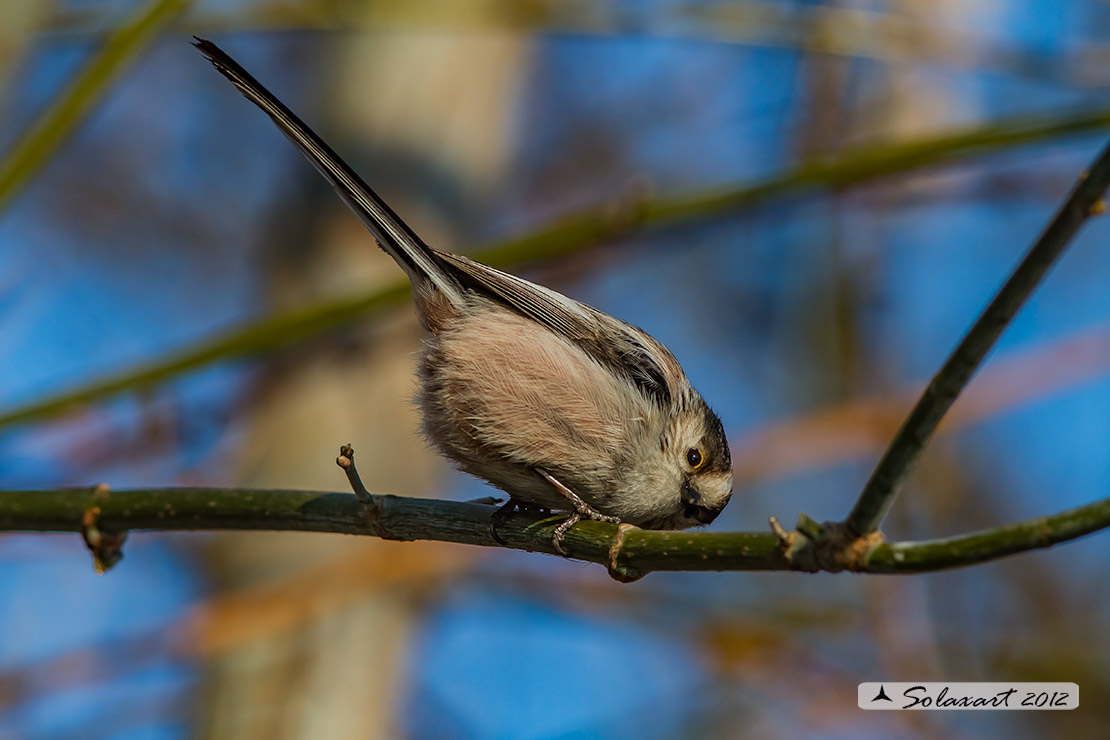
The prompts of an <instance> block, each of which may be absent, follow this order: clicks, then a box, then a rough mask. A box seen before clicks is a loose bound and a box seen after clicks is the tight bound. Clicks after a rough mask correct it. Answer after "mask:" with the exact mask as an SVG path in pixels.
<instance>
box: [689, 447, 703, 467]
mask: <svg viewBox="0 0 1110 740" xmlns="http://www.w3.org/2000/svg"><path fill="white" fill-rule="evenodd" d="M686 462H688V463H690V467H691V468H693V469H694V470H697V469H698V468H700V467H701V466H702V463H704V462H705V458H704V457H702V454H701V450H699V449H698V448H697V447H691V448H690V449H688V450H686Z"/></svg>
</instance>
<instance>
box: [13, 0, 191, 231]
mask: <svg viewBox="0 0 1110 740" xmlns="http://www.w3.org/2000/svg"><path fill="white" fill-rule="evenodd" d="M189 2H190V0H150V1H149V2H147V3H146V4H145V5H142V6H140V7H139V8H138V9H136V10H135V11H134V13H133V14H132V15H131V16H130V17H129V18H127V19H125V20H124V21H123V22H122V23H120V24H119V25H118V26H117V27H116V28H115V29H114V30H113V31H111V32H110V33H109V34H108V35H107V36H106V37H105V38H104V41H103V43H102V44H101V46H100V49H99V50H98V51H97V53H96V54H93V55H92V56H91V57H89V60H88V61H87V62H86V63H85V64H84V65H83V66H82V68H81V69H80V70H79V71H78V73H77V74H75V75H74V76H73V79H72V81H71V82H70V83H69V85H67V87H66V88H65V89H64V90H62V91H61V92H60V93H59V94H58V95H57V97H55V98H54V100H53V102H52V104H51V105H50V106H49V107H48V108H47V109H46V110H45V111H43V113H42V114H41V115H40V116H39V118H38V120H37V121H36V122H35V123H34V124H33V125H32V126H31V127H30V128H29V129H28V130H27V131H26V132H25V133H24V134H23V135H22V137H21V138H20V139H19V140H17V141H16V142H15V144H14V146H12V148H11V149H10V150H9V152H8V154H7V156H5V157H4V158H3V159H2V160H0V215H2V214H3V212H4V211H5V210H6V209H7V207H8V203H9V202H10V201H11V199H12V198H13V197H15V195H16V194H18V192H19V190H20V188H22V187H23V186H24V185H26V184H27V182H28V181H30V180H31V178H32V177H34V176H35V174H37V173H38V171H39V170H40V169H42V167H43V165H45V164H46V162H47V161H48V160H49V159H50V157H51V155H52V154H53V153H54V151H55V150H56V149H57V148H58V147H59V146H61V144H62V143H63V142H64V141H65V140H66V138H67V137H68V136H69V135H70V133H71V132H72V131H73V130H74V129H75V128H77V127H78V126H79V125H80V124H81V122H82V121H83V120H84V119H85V116H87V115H88V113H89V111H91V110H92V109H93V107H94V106H95V105H96V104H97V102H98V101H99V100H100V98H101V97H102V96H103V95H104V94H105V93H107V92H108V91H109V90H111V87H112V84H113V83H114V82H115V81H116V80H117V79H118V78H119V76H120V75H122V74H123V73H124V71H125V70H126V69H127V67H128V66H129V65H131V64H133V63H134V62H135V61H136V60H138V59H139V58H141V57H142V55H143V53H144V52H145V51H146V49H147V47H148V46H149V45H150V43H151V42H152V41H154V40H155V39H157V38H158V37H159V36H160V35H161V33H162V31H164V30H165V29H166V28H167V27H168V26H169V25H170V24H171V23H173V22H174V20H176V19H177V17H178V16H179V15H180V14H181V13H182V12H183V11H184V10H185V9H186V8H187V7H188V6H189Z"/></svg>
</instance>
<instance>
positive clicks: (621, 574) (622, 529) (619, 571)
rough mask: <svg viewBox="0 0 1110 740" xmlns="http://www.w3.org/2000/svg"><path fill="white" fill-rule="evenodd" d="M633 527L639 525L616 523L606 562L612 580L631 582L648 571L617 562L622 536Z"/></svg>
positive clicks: (635, 527)
mask: <svg viewBox="0 0 1110 740" xmlns="http://www.w3.org/2000/svg"><path fill="white" fill-rule="evenodd" d="M633 529H636V530H638V529H639V527H637V526H635V525H632V524H625V523H624V522H621V523H620V524H618V525H617V534H616V536H614V537H613V544H612V545H610V546H609V562H608V563H607V564H606V568H608V570H609V577H610V578H612V579H613V580H614V581H620V582H621V583H632V582H633V581H638V580H640V579H641V578H643V577H644V576H646V575H647V574H648V571H644V570H639V569H637V568H630V567H628V566H626V565H620V564H619V563H618V562H617V560H618V559H619V558H620V554H621V548H623V547H624V536H625V535H626V534H627V533H628V532H630V531H632V530H633Z"/></svg>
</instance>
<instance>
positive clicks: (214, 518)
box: [0, 486, 1110, 580]
mask: <svg viewBox="0 0 1110 740" xmlns="http://www.w3.org/2000/svg"><path fill="white" fill-rule="evenodd" d="M495 508H496V507H495V506H491V505H488V504H479V503H459V502H453V501H437V500H432V499H417V498H403V497H400V496H374V497H373V506H372V509H368V507H367V506H365V505H364V504H362V503H360V502H359V500H358V499H357V498H356V497H355V496H354V495H352V494H349V493H328V492H320V491H284V490H252V489H221V488H158V489H143V490H120V491H111V490H108V489H107V488H106V487H103V486H100V487H95V488H67V489H57V490H28V491H0V532H78V533H83V534H84V536H85V539H86V542H88V543H89V545H90V547H91V548H92V549H93V551H94V555H96V556H97V558H98V560H107V565H110V564H111V562H112V560H111V559H108V558H106V557H105V555H104V553H103V552H99V551H98V548H99V547H101V546H102V543H103V542H106V541H111V542H113V543H114V544H115V545H116V547H117V549H118V546H119V545H121V544H122V540H123V535H124V534H125V533H126V532H128V531H137V530H152V531H179V530H268V531H301V532H336V533H342V534H357V535H368V536H374V535H379V536H384V537H386V538H388V539H398V540H437V541H441V542H456V543H462V544H468V545H481V546H485V547H500V546H502V545H499V544H498V543H497V542H495V541H494V539H493V538H492V537H491V535H490V530H489V519H490V514H491V513H492V512H493V511H494V510H495ZM371 511H372V514H371ZM563 518H564V517H563V516H562V515H551V516H543V515H537V514H516V515H513V516H512V517H511V518H510V519H509V520H508V521H507V522H506V523H505V524H504V525H502V526H500V527H499V528H498V534H499V535H500V536H501V537H502V539H504V541H505V543H506V544H505V545H504V546H507V547H510V548H512V549H517V550H527V551H530V552H544V553H549V554H554V552H555V551H554V548H553V546H552V542H551V536H552V532H553V531H554V528H555V526H556V525H557V524H558V523H559V522H560V521H562V519H563ZM371 520H373V521H371ZM1107 526H1110V499H1103V500H1101V501H1098V502H1095V503H1092V504H1088V505H1086V506H1081V507H1079V508H1076V509H1072V510H1070V511H1065V512H1061V513H1059V514H1055V515H1052V516H1046V517H1039V518H1037V519H1033V520H1030V521H1028V522H1022V523H1020V524H1012V525H1008V526H1003V527H998V528H995V529H988V530H983V531H981V532H974V533H971V534H966V535H961V536H958V537H951V538H947V539H939V540H927V541H922V542H898V543H883V542H881V540H879V539H875V541H874V542H873V543H872V544H871V545H869V546H868V547H867V548H864V549H860V548H859V547H858V542H851V541H846V542H845V543H844V545H845V546H844V549H843V550H841V551H838V552H835V553H834V552H831V551H828V550H826V551H825V552H824V553H822V554H821V555H820V556H818V558H817V559H812V558H809V557H799V555H798V552H799V549H798V548H793V551H791V549H790V548H788V547H786V546H784V544H783V542H782V541H781V540H780V538H779V537H778V536H776V535H775V534H772V533H770V532H688V531H683V532H659V531H650V530H641V529H637V528H635V527H629V526H627V525H622V526H621V527H620V528H618V527H617V526H616V525H613V524H606V523H603V522H590V521H584V522H581V523H579V524H577V525H575V526H574V528H572V529H571V531H570V532H569V533H568V535H567V539H566V546H567V548H568V550H569V551H570V553H571V555H572V556H573V557H574V558H576V559H579V560H585V561H588V562H593V563H599V564H601V565H604V566H606V567H607V568H608V569H609V571H610V573H611V574H612V575H613V576H614V577H615V578H618V579H620V580H633V579H635V578H639V577H641V576H643V575H646V574H647V573H649V572H651V571H768V570H777V571H785V570H804V571H813V570H825V571H830V572H833V571H838V570H844V569H846V570H852V571H856V572H861V573H921V572H926V571H935V570H942V569H946V568H955V567H960V566H968V565H974V564H976V563H982V562H984V561H987V560H993V559H996V558H1000V557H1003V556H1006V555H1013V554H1015V553H1018V552H1023V551H1026V550H1032V549H1035V548H1040V547H1047V546H1049V545H1053V544H1056V543H1059V542H1064V541H1066V540H1071V539H1075V538H1076V537H1080V536H1082V535H1084V534H1088V533H1090V532H1094V531H1096V530H1099V529H1103V528H1105V527H1107ZM802 549H804V548H802ZM116 558H117V559H118V555H117V556H116Z"/></svg>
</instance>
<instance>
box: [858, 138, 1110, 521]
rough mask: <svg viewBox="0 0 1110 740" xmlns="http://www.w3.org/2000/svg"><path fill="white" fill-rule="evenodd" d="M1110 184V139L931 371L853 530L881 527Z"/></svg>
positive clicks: (867, 490) (863, 497)
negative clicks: (943, 423)
mask: <svg viewBox="0 0 1110 740" xmlns="http://www.w3.org/2000/svg"><path fill="white" fill-rule="evenodd" d="M1108 186H1110V144H1108V145H1107V146H1106V148H1104V149H1103V151H1102V153H1101V154H1100V155H1099V156H1098V159H1096V160H1095V163H1094V164H1093V165H1091V169H1090V170H1089V171H1088V172H1084V173H1083V174H1082V175H1081V176H1080V179H1079V182H1078V184H1077V185H1076V186H1075V188H1074V189H1073V190H1072V192H1071V194H1070V195H1069V196H1068V198H1067V200H1065V201H1064V204H1063V205H1062V206H1061V207H1060V210H1059V211H1057V213H1056V216H1055V217H1054V218H1053V219H1052V222H1051V223H1049V225H1048V228H1046V229H1045V231H1044V233H1043V234H1041V237H1040V238H1039V239H1038V240H1037V241H1036V243H1035V244H1034V245H1033V247H1032V248H1031V249H1030V250H1029V252H1028V253H1027V254H1026V255H1025V258H1024V259H1023V260H1022V261H1021V264H1019V265H1018V267H1017V269H1015V270H1014V272H1013V274H1011V275H1010V278H1009V279H1008V280H1007V281H1006V283H1005V284H1004V285H1003V286H1002V288H1001V289H999V291H998V293H997V294H996V295H995V297H994V299H993V300H992V301H991V302H990V305H988V306H987V307H986V308H985V309H984V310H983V313H982V315H980V316H979V318H978V320H977V321H976V322H975V324H974V325H972V327H971V329H969V330H968V332H967V334H966V335H965V336H964V338H963V339H962V340H961V341H960V343H959V345H957V347H956V349H955V350H953V352H952V354H951V355H950V356H949V357H948V359H947V360H946V361H945V363H944V365H943V367H941V369H940V371H939V372H938V373H937V374H936V375H935V376H933V379H932V380H931V381H930V382H929V385H928V386H927V387H926V388H925V392H924V393H922V394H921V397H920V398H919V399H918V401H917V403H916V404H915V405H914V407H913V410H912V411H910V415H909V416H908V417H907V418H906V421H905V422H903V424H902V427H901V428H900V429H899V430H898V432H897V434H895V436H894V439H893V440H891V442H890V445H889V446H888V447H887V449H886V451H885V452H884V453H883V456H882V458H881V459H880V460H879V464H878V465H877V466H876V467H875V471H874V472H873V473H872V474H871V478H870V479H869V480H868V481H867V484H866V485H865V486H864V488H863V491H862V492H861V493H860V496H859V499H858V500H857V501H856V504H855V506H854V507H853V508H852V511H851V513H850V514H849V515H848V519H847V521H846V522H845V523H846V524H847V526H848V528H849V530H850V531H852V532H854V533H856V534H867V533H869V532H873V531H875V530H876V529H878V527H879V524H880V523H881V522H882V520H883V518H884V517H885V516H886V513H887V511H888V510H889V509H890V507H891V505H892V504H893V503H894V497H895V496H896V495H897V493H898V489H899V487H900V486H901V484H902V482H903V481H904V480H905V478H906V476H907V475H909V473H910V471H911V470H912V469H913V466H914V463H916V462H917V458H918V457H919V456H920V455H921V452H922V450H924V449H925V445H927V444H928V443H929V440H930V439H932V437H933V433H934V432H935V431H936V429H937V426H938V425H939V424H940V420H941V418H943V416H944V414H945V413H946V412H947V411H948V409H949V408H950V407H951V406H952V404H953V402H955V400H956V397H957V396H959V395H960V392H961V391H963V389H964V387H965V386H967V384H968V382H969V381H970V380H971V376H972V375H973V374H974V373H975V371H976V370H977V369H978V368H979V366H980V365H981V364H982V362H983V359H984V358H985V357H986V356H987V353H988V352H990V350H991V347H993V346H994V343H995V342H996V341H998V337H999V336H1000V335H1001V334H1002V331H1003V329H1005V328H1006V326H1007V325H1008V324H1009V323H1010V321H1011V320H1012V319H1013V318H1014V315H1015V314H1016V313H1017V312H1018V309H1020V308H1021V307H1022V305H1024V303H1025V301H1026V300H1028V298H1029V296H1030V295H1031V294H1032V293H1033V291H1034V289H1036V287H1037V286H1038V285H1039V284H1040V282H1041V281H1042V280H1043V279H1044V276H1045V274H1046V273H1047V272H1048V269H1049V267H1051V266H1052V264H1053V263H1054V262H1055V261H1056V259H1057V258H1058V257H1059V256H1060V255H1061V254H1062V253H1063V251H1064V249H1065V248H1066V247H1067V246H1068V244H1069V243H1070V242H1071V240H1072V239H1073V238H1074V237H1075V235H1076V233H1077V232H1078V231H1079V228H1080V227H1081V226H1082V225H1083V224H1084V223H1085V222H1086V221H1087V219H1089V218H1090V217H1091V216H1092V215H1094V214H1098V213H1102V212H1104V211H1105V210H1106V203H1105V201H1103V200H1102V197H1103V195H1104V194H1105V193H1106V189H1107V187H1108Z"/></svg>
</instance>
